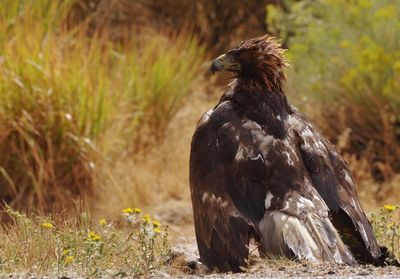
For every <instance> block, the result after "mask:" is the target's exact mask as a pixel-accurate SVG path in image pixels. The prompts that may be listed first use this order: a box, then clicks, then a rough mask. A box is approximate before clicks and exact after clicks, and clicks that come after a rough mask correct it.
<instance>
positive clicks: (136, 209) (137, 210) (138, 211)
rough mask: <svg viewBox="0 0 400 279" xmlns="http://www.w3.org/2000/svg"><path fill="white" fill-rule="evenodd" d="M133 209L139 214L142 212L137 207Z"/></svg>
mask: <svg viewBox="0 0 400 279" xmlns="http://www.w3.org/2000/svg"><path fill="white" fill-rule="evenodd" d="M133 210H134V211H135V213H136V214H139V213H140V212H142V210H141V209H140V208H137V207H135V208H134V209H133Z"/></svg>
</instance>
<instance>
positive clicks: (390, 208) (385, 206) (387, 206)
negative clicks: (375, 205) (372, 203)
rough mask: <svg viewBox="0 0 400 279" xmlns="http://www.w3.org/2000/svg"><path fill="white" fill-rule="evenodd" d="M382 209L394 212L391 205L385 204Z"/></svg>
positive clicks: (393, 206) (394, 207) (394, 208)
mask: <svg viewBox="0 0 400 279" xmlns="http://www.w3.org/2000/svg"><path fill="white" fill-rule="evenodd" d="M383 208H384V209H386V210H387V212H393V211H395V210H396V206H395V205H393V204H385V205H384V206H383Z"/></svg>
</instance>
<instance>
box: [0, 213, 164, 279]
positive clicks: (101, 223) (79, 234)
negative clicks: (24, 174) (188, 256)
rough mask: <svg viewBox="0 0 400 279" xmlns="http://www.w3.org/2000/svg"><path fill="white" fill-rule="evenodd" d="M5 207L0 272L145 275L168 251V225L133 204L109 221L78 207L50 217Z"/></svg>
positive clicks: (161, 266)
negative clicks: (72, 210)
mask: <svg viewBox="0 0 400 279" xmlns="http://www.w3.org/2000/svg"><path fill="white" fill-rule="evenodd" d="M5 209H6V212H7V214H8V216H9V217H10V218H11V222H9V223H8V224H6V225H3V226H2V227H0V247H1V248H2V249H1V250H0V275H1V274H9V273H14V274H15V273H17V274H18V273H20V274H24V273H27V272H28V273H33V274H35V275H37V276H41V275H47V276H57V277H62V276H68V277H80V276H83V277H85V278H89V277H102V276H106V277H111V276H120V277H125V276H131V277H140V276H144V277H147V276H149V275H150V274H151V273H154V272H161V271H162V270H163V269H165V268H167V261H169V259H170V256H171V254H170V253H171V252H170V248H169V245H168V241H167V227H165V226H162V225H161V224H160V223H159V222H158V221H156V220H152V218H151V217H150V216H148V215H145V214H143V213H140V212H139V211H140V210H139V209H137V208H135V209H132V208H126V209H124V210H123V211H122V213H121V214H122V216H121V217H119V218H118V216H116V218H114V219H113V220H112V221H110V220H106V219H100V220H98V221H96V220H94V219H93V218H91V216H90V215H89V214H88V213H87V212H86V211H82V210H79V209H78V210H76V211H75V212H71V213H69V214H66V215H64V216H62V217H60V216H53V217H52V218H50V217H47V216H43V215H32V214H30V215H26V214H23V213H20V212H18V211H14V210H13V209H11V208H10V207H8V206H6V208H5ZM114 217H115V216H114Z"/></svg>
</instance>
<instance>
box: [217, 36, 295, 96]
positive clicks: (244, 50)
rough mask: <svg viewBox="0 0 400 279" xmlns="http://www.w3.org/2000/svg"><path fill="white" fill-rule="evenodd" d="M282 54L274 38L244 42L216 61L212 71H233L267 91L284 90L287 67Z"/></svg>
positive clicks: (242, 78) (266, 37) (263, 37)
mask: <svg viewBox="0 0 400 279" xmlns="http://www.w3.org/2000/svg"><path fill="white" fill-rule="evenodd" d="M283 53H284V50H283V49H282V48H281V45H280V44H279V43H278V42H277V41H276V40H275V38H274V37H271V36H269V35H265V36H262V37H258V38H254V39H251V40H247V41H243V42H241V43H240V44H239V45H237V46H236V47H235V48H233V49H231V50H229V51H228V52H227V53H225V54H223V55H221V56H219V57H218V58H216V59H215V60H214V61H213V62H212V65H211V72H212V73H215V72H217V71H230V72H233V73H235V74H236V76H237V78H238V79H240V80H244V81H246V82H248V81H251V80H252V81H254V82H257V83H262V84H263V85H265V86H266V87H267V89H268V90H276V89H278V90H281V89H282V83H283V82H284V81H285V80H286V77H285V72H284V71H285V69H286V68H287V66H288V64H287V63H286V60H285V58H284V56H283Z"/></svg>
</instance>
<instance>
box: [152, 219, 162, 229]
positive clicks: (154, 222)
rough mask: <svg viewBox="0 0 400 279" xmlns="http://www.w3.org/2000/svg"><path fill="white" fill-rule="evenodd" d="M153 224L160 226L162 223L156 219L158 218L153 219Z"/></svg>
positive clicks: (156, 226)
mask: <svg viewBox="0 0 400 279" xmlns="http://www.w3.org/2000/svg"><path fill="white" fill-rule="evenodd" d="M153 226H154V227H155V228H158V227H159V226H161V224H160V222H158V221H156V220H153Z"/></svg>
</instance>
